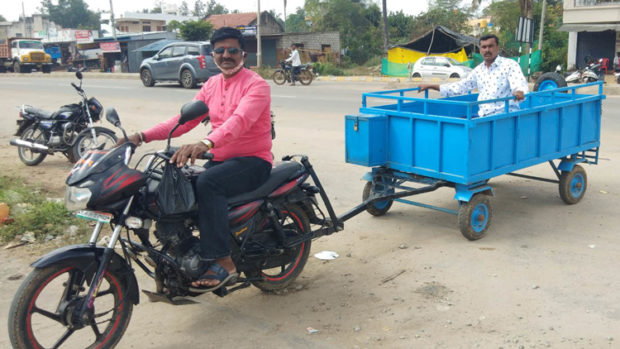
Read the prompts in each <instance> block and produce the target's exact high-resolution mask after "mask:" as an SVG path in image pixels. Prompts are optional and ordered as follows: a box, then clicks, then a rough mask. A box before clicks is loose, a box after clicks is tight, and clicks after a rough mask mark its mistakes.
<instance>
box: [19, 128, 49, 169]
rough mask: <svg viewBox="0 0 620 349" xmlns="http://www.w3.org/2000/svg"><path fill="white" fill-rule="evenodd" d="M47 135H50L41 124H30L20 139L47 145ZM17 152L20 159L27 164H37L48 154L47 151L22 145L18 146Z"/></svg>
mask: <svg viewBox="0 0 620 349" xmlns="http://www.w3.org/2000/svg"><path fill="white" fill-rule="evenodd" d="M47 137H48V135H47V133H46V132H45V129H43V127H41V126H40V125H30V126H28V127H27V128H26V129H25V130H24V132H22V135H21V137H20V139H21V140H22V141H26V142H32V143H37V144H41V145H47ZM17 154H18V155H19V159H20V160H21V161H22V162H23V163H24V164H26V165H27V166H36V165H38V164H40V163H41V161H43V159H45V157H46V156H47V153H44V152H39V151H34V150H32V149H30V148H27V147H20V146H18V147H17Z"/></svg>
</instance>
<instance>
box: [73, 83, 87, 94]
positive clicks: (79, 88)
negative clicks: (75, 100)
mask: <svg viewBox="0 0 620 349" xmlns="http://www.w3.org/2000/svg"><path fill="white" fill-rule="evenodd" d="M71 86H73V88H74V89H75V90H76V91H78V92H83V91H84V90H82V88H81V87H78V86H77V85H76V84H75V83H73V82H72V83H71Z"/></svg>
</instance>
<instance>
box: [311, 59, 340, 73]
mask: <svg viewBox="0 0 620 349" xmlns="http://www.w3.org/2000/svg"><path fill="white" fill-rule="evenodd" d="M312 69H313V70H314V72H315V73H316V74H318V75H333V76H343V75H344V70H342V69H340V68H338V67H337V66H336V65H334V64H333V63H329V62H327V63H321V62H316V63H314V65H313V66H312Z"/></svg>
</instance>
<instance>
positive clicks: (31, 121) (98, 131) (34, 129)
mask: <svg viewBox="0 0 620 349" xmlns="http://www.w3.org/2000/svg"><path fill="white" fill-rule="evenodd" d="M75 76H76V77H77V79H78V80H79V81H80V85H79V86H77V85H76V84H75V83H73V82H72V83H71V86H73V88H75V90H76V91H77V93H78V95H80V97H81V101H80V102H79V103H73V104H67V105H64V106H62V107H60V109H58V110H57V111H54V112H48V111H45V110H42V109H38V108H35V107H32V106H29V105H22V106H21V108H20V112H19V119H18V120H17V132H16V133H15V136H18V137H19V138H18V139H11V141H10V144H11V145H14V146H17V154H18V155H19V158H20V159H21V161H22V162H23V163H24V164H26V165H27V166H35V165H38V164H40V163H41V162H42V161H43V159H45V157H46V156H47V155H53V154H54V153H56V152H60V153H62V154H64V155H65V156H66V157H67V158H68V159H69V161H70V162H72V163H74V162H76V161H77V160H78V159H80V158H81V157H82V155H84V154H85V153H86V151H87V150H89V149H94V148H101V147H102V146H105V145H109V146H113V145H114V144H116V141H117V138H116V135H115V133H114V132H113V131H112V130H109V129H107V128H105V127H98V126H95V125H94V123H95V122H97V121H99V119H100V117H101V113H102V111H103V106H102V105H101V103H100V102H99V101H98V100H97V99H96V98H95V97H91V98H88V97H87V96H86V92H84V90H83V89H82V72H81V71H77V72H76V73H75Z"/></svg>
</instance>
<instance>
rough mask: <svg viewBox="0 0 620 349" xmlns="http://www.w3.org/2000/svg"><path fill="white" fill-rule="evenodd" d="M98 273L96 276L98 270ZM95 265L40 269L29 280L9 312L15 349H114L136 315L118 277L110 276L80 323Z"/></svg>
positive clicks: (31, 274) (75, 262)
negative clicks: (79, 313)
mask: <svg viewBox="0 0 620 349" xmlns="http://www.w3.org/2000/svg"><path fill="white" fill-rule="evenodd" d="M93 269H94V270H93ZM95 270H96V263H91V265H89V266H84V265H80V264H78V262H77V261H74V262H73V263H72V262H71V261H68V262H67V263H62V264H56V265H51V266H48V267H45V268H37V269H35V270H33V271H32V272H31V273H30V275H28V277H27V278H26V279H25V280H24V282H23V283H22V285H21V287H20V288H19V290H18V291H17V293H16V294H15V298H14V299H13V303H12V304H11V309H10V311H9V337H10V339H11V344H13V347H14V348H28V349H30V348H114V347H115V346H116V344H117V343H118V342H119V340H120V339H121V337H122V336H123V333H124V332H125V329H126V328H127V325H128V324H129V320H130V319H131V313H132V310H133V304H132V302H130V301H128V300H127V295H126V294H125V293H124V290H123V287H122V286H121V278H120V277H119V275H116V274H115V273H112V272H110V271H108V272H106V273H105V275H104V278H103V280H102V283H101V287H100V288H99V291H98V292H97V294H96V297H95V299H94V303H93V306H92V308H91V309H88V310H87V311H86V312H85V314H84V316H83V317H82V319H81V321H79V320H78V319H76V317H77V309H79V308H80V306H81V305H82V303H83V301H84V299H85V297H86V294H87V293H88V290H89V286H90V285H91V283H92V282H93V281H94V280H92V278H94V274H95Z"/></svg>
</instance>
